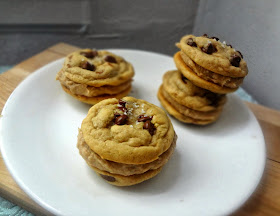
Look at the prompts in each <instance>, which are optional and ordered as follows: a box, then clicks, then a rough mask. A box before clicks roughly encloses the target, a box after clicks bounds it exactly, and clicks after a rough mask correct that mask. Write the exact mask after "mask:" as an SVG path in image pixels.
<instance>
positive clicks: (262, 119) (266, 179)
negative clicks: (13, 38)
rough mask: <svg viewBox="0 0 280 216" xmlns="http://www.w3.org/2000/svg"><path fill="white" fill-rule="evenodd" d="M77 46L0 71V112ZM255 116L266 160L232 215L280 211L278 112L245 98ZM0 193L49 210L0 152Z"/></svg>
mask: <svg viewBox="0 0 280 216" xmlns="http://www.w3.org/2000/svg"><path fill="white" fill-rule="evenodd" d="M76 49H78V48H77V47H74V46H70V45H67V44H65V43H59V44H57V45H54V46H52V47H50V48H48V49H46V50H45V51H43V52H41V53H39V54H37V55H35V56H33V57H31V58H29V59H27V60H26V61H23V62H21V63H20V64H18V65H16V66H15V67H13V68H12V69H11V70H8V71H6V72H5V73H3V74H2V75H0V86H1V88H0V112H2V109H3V107H4V104H5V102H6V100H7V99H8V97H9V96H10V94H11V93H12V91H13V90H14V89H15V87H16V86H17V85H18V84H19V83H20V82H21V81H22V80H23V79H24V78H25V77H27V76H28V75H29V74H31V73H32V72H33V71H35V70H36V69H38V68H40V67H42V66H44V65H45V64H47V63H49V62H51V61H53V60H56V59H59V58H61V57H63V56H65V55H67V54H68V53H70V52H72V51H74V50H76ZM245 103H246V104H247V106H248V107H249V108H250V109H251V110H252V111H253V113H254V114H255V116H256V117H257V119H258V121H259V123H260V125H261V127H262V130H263V133H264V137H265V141H266V146H267V161H266V162H267V163H266V169H265V173H264V176H263V179H262V181H261V183H260V185H259V187H258V189H257V191H256V192H255V193H254V194H253V196H252V197H251V198H250V199H249V200H248V201H247V203H246V204H245V205H244V206H243V207H242V208H240V209H239V210H238V211H237V212H236V213H235V214H234V215H238V216H239V215H241V216H242V215H250V216H252V215H277V216H278V215H280V112H279V111H276V110H272V109H269V108H266V107H264V106H260V105H256V104H252V103H248V102H245ZM0 195H1V196H2V197H4V198H6V199H8V200H10V201H12V202H14V203H16V204H18V205H19V206H22V207H23V208H25V209H27V210H28V211H30V212H32V213H35V214H37V215H44V214H48V215H49V213H48V212H47V211H46V210H44V209H42V208H41V207H40V206H39V205H37V204H36V203H35V202H34V201H32V200H31V199H30V198H29V197H28V196H27V195H26V194H25V193H24V192H23V191H22V190H21V189H20V188H19V187H18V186H17V184H16V183H15V181H14V180H13V179H12V177H11V175H10V174H9V172H8V170H7V169H6V167H5V164H4V162H3V159H2V156H1V155H0Z"/></svg>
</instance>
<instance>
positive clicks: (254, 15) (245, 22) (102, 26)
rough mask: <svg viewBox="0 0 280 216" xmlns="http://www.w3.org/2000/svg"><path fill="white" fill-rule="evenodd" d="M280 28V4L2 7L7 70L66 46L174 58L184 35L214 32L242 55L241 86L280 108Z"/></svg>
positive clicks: (59, 1) (58, 0) (25, 1)
mask: <svg viewBox="0 0 280 216" xmlns="http://www.w3.org/2000/svg"><path fill="white" fill-rule="evenodd" d="M279 21H280V1H279V0H266V1H264V0H235V1H232V0H211V1H210V0H200V1H198V0H197V1H196V0H173V1H166V0H150V1H147V0H133V1H131V0H119V1H114V0H103V1H102V0H96V1H90V0H36V1H35V0H9V1H8V0H0V47H1V58H0V65H13V64H16V63H18V62H20V61H22V60H24V59H26V58H28V57H30V56H32V55H34V54H36V53H38V52H39V51H42V50H43V49H45V48H47V47H49V46H51V45H53V44H55V43H57V42H62V41H63V42H67V43H70V44H73V45H78V46H81V47H90V48H118V47H121V48H134V49H142V50H151V51H155V52H160V53H165V54H169V55H173V54H174V53H175V52H176V51H177V48H176V47H175V46H174V44H175V42H177V41H178V40H179V39H180V38H181V36H183V35H185V34H190V33H194V34H195V35H201V34H203V33H207V34H208V35H210V36H217V37H219V38H220V39H221V40H225V41H226V42H227V43H230V44H232V45H233V46H234V47H235V48H236V49H237V50H240V51H241V52H242V53H243V55H244V58H245V60H246V61H247V63H248V68H249V75H248V76H247V77H246V79H245V82H244V84H243V86H242V87H243V88H244V89H246V90H247V91H248V92H249V93H250V94H252V95H253V96H254V97H255V98H256V99H257V100H258V101H259V102H260V103H262V104H264V105H266V106H270V107H272V108H276V109H280V94H279V92H280V73H279V72H278V67H277V64H276V62H278V61H279V60H278V58H279V57H278V56H279V53H280V40H279V35H280V25H279ZM174 67H175V66H174Z"/></svg>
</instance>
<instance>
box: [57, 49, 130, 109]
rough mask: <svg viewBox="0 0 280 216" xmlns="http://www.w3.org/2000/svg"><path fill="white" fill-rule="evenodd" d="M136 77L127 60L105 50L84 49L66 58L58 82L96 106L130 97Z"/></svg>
mask: <svg viewBox="0 0 280 216" xmlns="http://www.w3.org/2000/svg"><path fill="white" fill-rule="evenodd" d="M133 76H134V69H133V66H132V65H131V64H130V63H129V62H127V61H126V60H125V59H124V58H122V57H120V56H117V55H115V54H113V53H111V52H108V51H105V50H91V49H83V50H78V51H76V52H73V53H71V54H69V55H68V56H67V57H66V59H65V62H64V64H63V67H62V69H61V70H60V71H59V72H58V73H57V76H56V79H57V80H58V81H59V82H60V84H61V86H62V89H63V90H64V91H65V92H66V93H68V94H69V95H71V96H72V97H74V98H75V99H77V100H79V101H82V102H84V103H88V104H96V103H98V102H99V101H102V100H104V99H107V98H122V97H124V96H126V95H128V94H129V92H130V90H131V82H132V78H133Z"/></svg>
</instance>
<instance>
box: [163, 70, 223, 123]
mask: <svg viewBox="0 0 280 216" xmlns="http://www.w3.org/2000/svg"><path fill="white" fill-rule="evenodd" d="M158 99H159V100H160V102H161V104H162V106H163V107H164V108H165V109H166V110H167V112H168V113H169V114H170V115H172V116H174V117H175V118H176V119H178V120H179V121H182V122H185V123H191V124H197V125H206V124H210V123H213V122H215V121H216V120H217V119H218V118H219V116H220V114H221V112H222V109H223V105H224V104H225V102H226V96H225V95H222V94H216V93H212V92H210V91H208V90H205V89H202V88H200V87H197V86H195V85H193V84H192V83H191V82H190V81H189V80H188V79H186V78H185V77H184V76H183V75H182V74H181V73H180V71H178V70H174V71H168V72H167V73H165V74H164V76H163V84H162V85H161V86H160V88H159V90H158Z"/></svg>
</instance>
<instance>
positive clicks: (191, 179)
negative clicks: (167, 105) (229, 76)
mask: <svg viewBox="0 0 280 216" xmlns="http://www.w3.org/2000/svg"><path fill="white" fill-rule="evenodd" d="M112 51H113V52H115V53H116V54H118V55H121V56H123V57H124V58H125V59H127V60H128V61H129V62H131V63H132V64H133V65H134V68H135V71H136V75H135V78H134V82H133V93H132V94H131V95H132V96H135V97H137V98H142V99H145V100H147V101H149V102H152V103H154V104H156V105H159V106H160V103H159V101H158V100H157V97H156V93H157V89H158V87H159V85H160V84H161V82H162V75H163V73H164V72H166V71H167V70H169V69H174V68H175V66H174V63H173V60H172V58H171V57H168V56H164V55H160V54H156V53H151V52H144V51H136V50H120V49H116V50H112ZM62 63H63V59H60V60H57V61H55V62H52V63H50V64H48V65H46V66H44V67H43V68H41V69H39V70H38V71H36V72H35V73H33V74H32V75H30V76H29V77H28V78H27V79H25V80H24V81H23V82H22V83H21V84H20V85H19V86H18V87H17V88H16V90H15V91H14V92H13V94H12V95H11V96H10V98H9V99H8V101H7V103H6V105H5V107H4V109H3V112H2V115H3V117H2V121H1V122H2V125H1V126H2V128H1V138H2V140H1V151H2V154H3V158H4V160H5V163H6V165H7V167H8V169H9V171H10V172H11V174H12V176H13V177H14V179H15V180H16V182H17V183H18V184H19V186H20V187H21V188H22V189H23V190H24V191H25V192H26V193H27V194H28V195H29V196H30V197H31V198H32V199H33V200H35V201H36V202H37V203H39V204H40V205H41V206H43V207H44V208H46V209H47V210H49V211H50V212H52V213H54V214H62V215H111V216H112V215H113V216H116V215H130V214H132V212H133V215H134V216H136V215H141V216H142V215H161V216H162V215H225V214H229V213H231V212H232V211H234V210H236V209H237V208H238V207H240V206H241V205H242V204H243V203H244V202H245V201H246V200H247V199H248V198H249V196H250V195H251V194H252V193H253V191H254V190H255V189H256V187H257V185H258V183H259V181H260V179H261V176H262V173H263V170H264V166H265V144H264V138H263V134H262V131H261V129H260V126H259V124H258V122H257V120H256V118H255V117H254V115H253V114H252V113H251V111H250V110H248V108H247V107H246V106H245V105H244V104H243V103H242V101H241V100H240V99H239V98H237V97H236V96H234V95H229V98H228V103H227V104H226V106H225V109H224V111H223V113H222V116H221V117H220V119H219V120H218V121H217V122H216V123H215V124H213V125H209V126H206V127H198V126H191V125H187V124H182V123H180V122H178V121H177V120H176V119H174V118H171V119H172V122H173V124H174V127H175V130H176V132H177V134H178V141H177V148H176V151H175V153H174V155H173V157H172V158H171V160H170V161H169V162H168V163H167V165H166V166H165V167H164V169H163V170H162V172H161V173H160V174H159V175H158V176H156V177H155V178H153V179H151V180H148V181H146V182H144V183H142V184H139V185H136V186H132V187H126V188H121V187H115V186H111V185H109V184H107V183H106V182H105V181H104V180H102V179H101V178H100V177H98V176H97V175H96V174H95V173H94V172H93V171H92V170H91V169H90V168H88V166H87V165H86V163H85V161H84V160H83V159H82V157H81V156H80V155H79V153H78V149H77V148H76V137H77V133H78V127H79V126H80V124H81V122H82V120H83V119H84V117H85V116H86V114H87V111H88V109H89V107H90V106H88V105H86V104H83V103H81V102H79V101H76V100H75V99H73V98H72V97H70V96H69V95H67V94H66V93H65V92H64V91H63V90H62V89H61V86H60V84H59V82H57V81H55V75H56V73H57V71H58V70H59V69H60V68H61V66H62Z"/></svg>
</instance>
